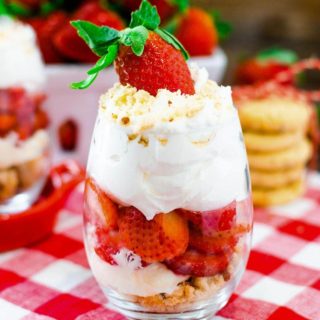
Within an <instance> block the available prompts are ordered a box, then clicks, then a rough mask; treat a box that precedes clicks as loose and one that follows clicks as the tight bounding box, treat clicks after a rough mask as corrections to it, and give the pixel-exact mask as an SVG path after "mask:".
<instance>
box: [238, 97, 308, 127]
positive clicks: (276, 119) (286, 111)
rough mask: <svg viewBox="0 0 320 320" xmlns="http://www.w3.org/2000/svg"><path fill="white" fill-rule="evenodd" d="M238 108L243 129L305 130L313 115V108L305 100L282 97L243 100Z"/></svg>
mask: <svg viewBox="0 0 320 320" xmlns="http://www.w3.org/2000/svg"><path fill="white" fill-rule="evenodd" d="M238 109H239V117H240V122H241V125H242V128H243V131H247V130H248V131H258V132H269V133H280V132H292V131H299V130H300V131H303V130H305V129H306V128H307V126H308V123H309V119H310V116H311V108H310V106H309V105H308V104H306V103H305V102H303V101H300V100H296V101H295V100H293V99H289V98H280V97H269V98H265V99H259V100H258V99H256V100H245V101H241V102H239V103H238Z"/></svg>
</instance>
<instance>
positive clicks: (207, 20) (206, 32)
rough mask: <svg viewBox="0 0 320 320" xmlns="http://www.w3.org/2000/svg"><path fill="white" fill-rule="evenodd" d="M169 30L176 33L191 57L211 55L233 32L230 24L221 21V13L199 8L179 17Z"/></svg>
mask: <svg viewBox="0 0 320 320" xmlns="http://www.w3.org/2000/svg"><path fill="white" fill-rule="evenodd" d="M167 29H168V31H171V32H174V34H175V36H176V37H177V38H178V40H179V41H180V42H181V43H182V44H183V46H184V47H185V48H186V50H187V51H188V52H189V54H190V55H191V56H208V55H211V54H212V53H214V51H215V49H216V48H217V46H218V43H219V42H220V41H222V40H225V39H226V38H227V37H228V36H229V34H230V32H231V26H230V24H229V23H227V22H226V21H224V20H223V19H221V16H220V13H219V12H217V11H213V12H207V11H205V10H203V9H201V8H198V7H190V8H189V9H188V10H186V11H185V12H184V13H182V14H181V15H179V16H177V17H176V18H175V21H174V22H173V23H171V26H170V25H169V26H168V28H167Z"/></svg>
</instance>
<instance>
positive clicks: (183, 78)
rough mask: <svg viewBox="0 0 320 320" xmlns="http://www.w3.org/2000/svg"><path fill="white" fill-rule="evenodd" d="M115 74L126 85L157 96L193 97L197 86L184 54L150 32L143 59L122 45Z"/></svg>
mask: <svg viewBox="0 0 320 320" xmlns="http://www.w3.org/2000/svg"><path fill="white" fill-rule="evenodd" d="M115 67H116V71H117V73H118V75H119V78H120V82H121V84H123V85H126V84H130V85H131V86H133V87H136V88H137V89H142V90H146V91H148V92H149V93H150V94H152V95H154V96H155V95H157V92H158V90H159V89H167V90H169V91H172V92H175V91H178V90H180V91H181V92H182V93H184V94H194V92H195V91H194V83H193V80H192V78H191V74H190V71H189V68H188V66H187V64H186V62H185V60H184V58H183V56H182V54H181V52H179V51H178V50H177V49H175V48H174V47H173V46H172V45H171V44H169V43H167V42H166V41H164V40H163V39H162V38H161V37H160V36H159V35H158V34H156V33H154V32H149V37H148V39H147V42H146V44H145V47H144V52H143V55H142V56H141V57H139V56H137V55H136V54H134V53H133V51H132V49H131V47H127V46H121V47H120V52H119V55H118V57H117V59H116V61H115Z"/></svg>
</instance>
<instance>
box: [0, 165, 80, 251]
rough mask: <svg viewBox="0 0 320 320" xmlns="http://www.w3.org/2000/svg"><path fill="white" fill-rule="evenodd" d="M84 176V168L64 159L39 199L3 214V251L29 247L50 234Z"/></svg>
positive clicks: (0, 229)
mask: <svg viewBox="0 0 320 320" xmlns="http://www.w3.org/2000/svg"><path fill="white" fill-rule="evenodd" d="M84 176H85V174H84V170H83V169H82V168H81V167H80V166H79V165H78V164H77V163H76V162H74V161H65V162H63V163H61V164H59V165H57V166H55V167H54V168H52V169H51V172H50V175H49V177H48V180H47V183H46V185H45V187H44V189H43V191H42V194H41V195H40V197H39V200H38V201H37V202H36V203H35V204H34V205H33V206H32V207H31V208H29V209H28V210H26V211H23V212H19V213H12V214H0V252H2V251H6V250H11V249H16V248H19V247H22V246H26V245H28V244H31V243H33V242H36V241H39V240H41V239H43V238H45V237H46V236H48V235H49V234H51V233H52V230H53V227H54V225H55V221H56V218H57V215H58V213H59V211H60V209H62V208H63V206H64V204H65V202H66V200H67V198H68V196H69V195H70V193H71V192H72V190H73V189H74V188H75V187H76V186H77V185H78V184H79V183H80V182H81V181H83V179H84Z"/></svg>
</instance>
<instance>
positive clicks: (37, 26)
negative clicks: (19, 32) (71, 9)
mask: <svg viewBox="0 0 320 320" xmlns="http://www.w3.org/2000/svg"><path fill="white" fill-rule="evenodd" d="M68 21H69V20H68V18H67V15H66V14H65V13H64V12H63V11H55V12H53V13H50V14H49V15H48V16H44V17H35V18H30V19H27V20H26V22H27V23H29V24H30V25H31V26H32V27H33V29H34V30H35V32H36V34H37V38H38V43H39V47H40V50H41V52H42V56H43V59H44V61H45V62H46V63H59V62H63V60H64V59H63V57H62V56H61V55H60V53H59V52H58V50H57V49H56V48H55V46H54V44H53V42H52V38H53V37H54V35H55V33H56V32H57V31H58V30H59V29H60V28H61V26H62V25H64V24H66V23H67V22H68Z"/></svg>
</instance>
